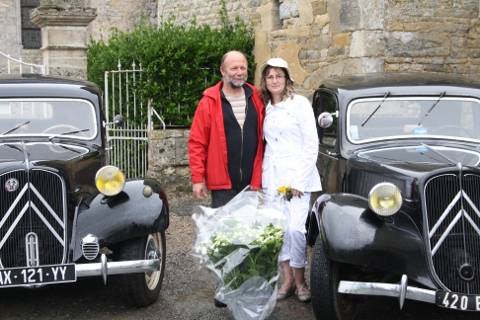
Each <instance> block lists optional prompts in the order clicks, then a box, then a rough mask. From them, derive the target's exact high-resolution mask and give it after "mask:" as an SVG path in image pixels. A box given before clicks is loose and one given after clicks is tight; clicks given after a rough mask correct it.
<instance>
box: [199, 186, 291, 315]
mask: <svg viewBox="0 0 480 320" xmlns="http://www.w3.org/2000/svg"><path fill="white" fill-rule="evenodd" d="M262 203H263V195H262V193H261V192H255V191H242V192H241V193H240V194H238V195H237V196H236V197H235V198H234V199H232V200H231V201H230V202H229V203H227V204H226V205H225V206H223V207H221V208H219V209H211V208H206V207H200V211H201V212H199V213H195V214H194V215H193V219H194V220H195V223H196V225H197V227H198V235H197V239H196V242H195V246H194V250H193V255H194V256H195V257H196V258H198V261H199V262H200V265H201V266H203V267H205V268H207V269H208V270H210V271H212V273H213V274H214V275H215V277H216V280H217V282H218V283H219V285H218V286H217V290H216V293H215V297H216V298H217V299H218V300H220V301H222V302H224V303H226V304H227V305H228V307H229V308H230V310H232V311H233V315H234V317H235V319H259V320H260V319H265V318H266V317H267V316H268V315H270V313H271V312H272V311H273V308H274V307H275V302H276V292H277V279H278V270H279V268H278V255H279V254H280V250H281V248H282V239H283V234H284V232H285V227H286V220H285V217H284V215H283V214H282V213H281V212H279V211H276V210H273V209H268V208H265V207H264V206H263V205H262Z"/></svg>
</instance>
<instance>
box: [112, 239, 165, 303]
mask: <svg viewBox="0 0 480 320" xmlns="http://www.w3.org/2000/svg"><path fill="white" fill-rule="evenodd" d="M165 252H166V245H165V231H161V232H157V233H152V234H149V235H148V236H144V237H139V238H135V239H132V240H129V241H126V242H125V243H123V244H122V246H121V248H120V260H121V261H128V260H143V259H152V258H155V255H158V257H159V259H160V270H158V271H155V272H145V273H131V274H124V275H122V276H121V277H120V279H119V280H120V287H121V288H122V291H123V293H124V295H125V297H126V299H127V300H128V301H129V302H130V303H131V304H132V305H133V306H134V307H146V306H148V305H150V304H152V303H154V302H155V301H156V300H157V298H158V295H159V294H160V289H161V288H162V282H163V276H164V273H165Z"/></svg>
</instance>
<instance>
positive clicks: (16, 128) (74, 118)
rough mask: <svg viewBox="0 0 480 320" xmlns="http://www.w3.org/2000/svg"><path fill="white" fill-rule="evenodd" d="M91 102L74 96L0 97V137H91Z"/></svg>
mask: <svg viewBox="0 0 480 320" xmlns="http://www.w3.org/2000/svg"><path fill="white" fill-rule="evenodd" d="M96 123H97V121H96V117H95V109H94V107H93V105H92V104H91V103H90V102H88V101H85V100H76V99H45V100H44V99H42V100H39V99H0V136H3V137H7V136H8V137H10V136H45V137H55V136H60V135H61V136H62V137H70V138H75V139H92V138H94V137H95V136H96V134H97V130H96V127H97V126H96Z"/></svg>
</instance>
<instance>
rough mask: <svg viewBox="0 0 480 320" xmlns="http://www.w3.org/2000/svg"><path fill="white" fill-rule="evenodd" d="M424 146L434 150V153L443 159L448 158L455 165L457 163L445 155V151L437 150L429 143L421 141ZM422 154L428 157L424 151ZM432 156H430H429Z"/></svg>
mask: <svg viewBox="0 0 480 320" xmlns="http://www.w3.org/2000/svg"><path fill="white" fill-rule="evenodd" d="M420 144H421V145H422V146H423V147H425V148H427V149H428V150H430V151H432V152H433V153H435V154H437V155H439V156H440V157H442V158H443V159H445V160H447V161H448V162H450V163H452V164H453V165H456V163H455V161H453V160H452V159H450V158H449V157H447V156H446V155H444V154H443V153H441V152H440V151H437V150H435V149H434V148H432V147H430V146H429V145H427V144H425V143H420ZM422 154H423V155H424V156H426V157H428V156H427V155H426V154H424V153H423V152H422ZM429 158H430V157H429Z"/></svg>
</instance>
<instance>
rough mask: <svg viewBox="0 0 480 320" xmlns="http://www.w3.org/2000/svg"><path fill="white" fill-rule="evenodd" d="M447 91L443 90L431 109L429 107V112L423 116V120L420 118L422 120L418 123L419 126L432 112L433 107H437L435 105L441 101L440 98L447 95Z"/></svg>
mask: <svg viewBox="0 0 480 320" xmlns="http://www.w3.org/2000/svg"><path fill="white" fill-rule="evenodd" d="M445 93H446V92H445V91H443V92H442V93H441V94H440V97H438V99H437V101H435V103H434V104H432V106H431V107H430V109H428V111H427V113H425V115H424V116H423V118H422V120H420V122H419V123H418V126H421V125H422V122H423V120H425V118H426V117H427V116H428V115H429V114H430V112H431V111H432V110H433V108H435V106H436V105H437V104H438V103H439V102H440V99H442V98H443V96H444V95H445Z"/></svg>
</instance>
